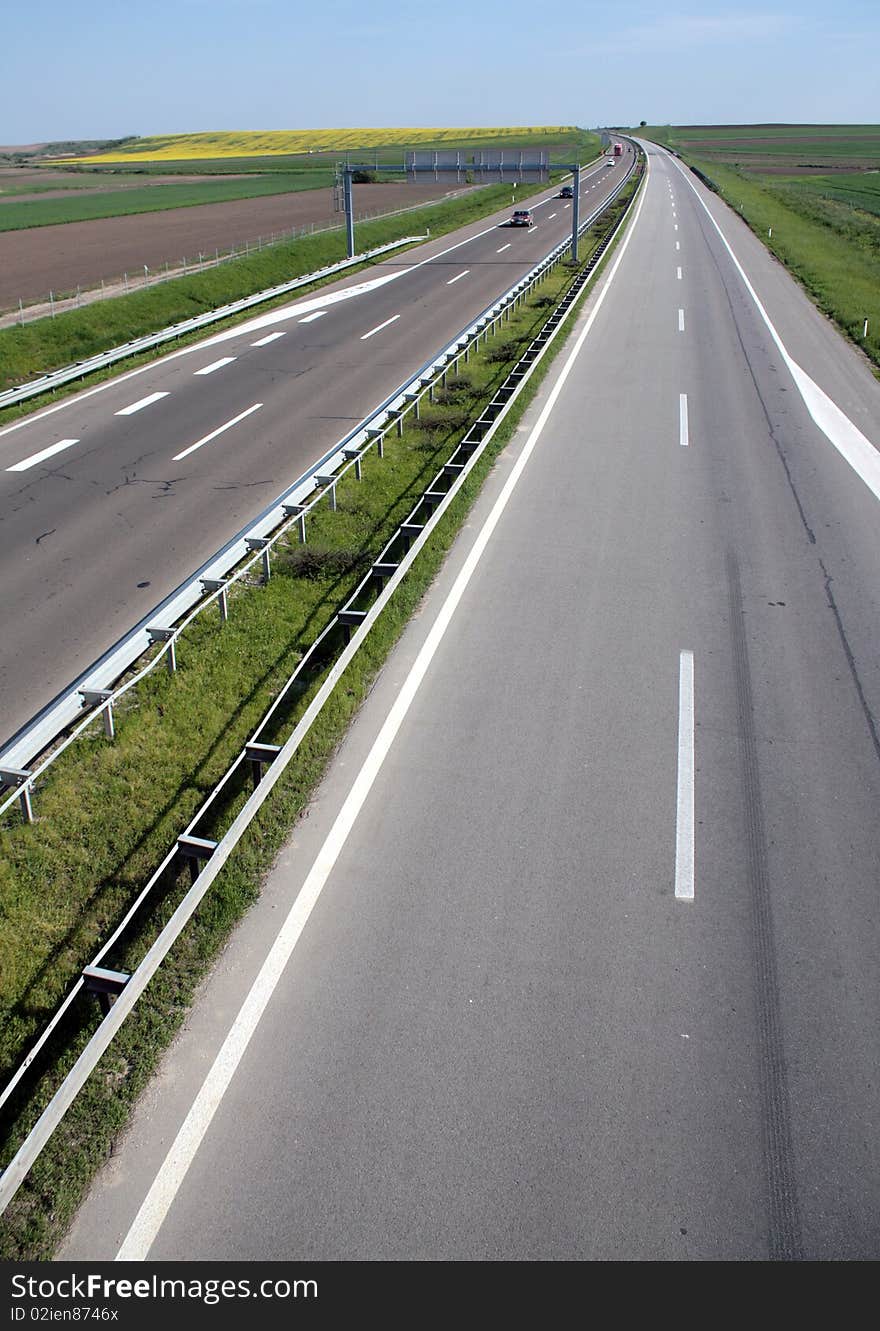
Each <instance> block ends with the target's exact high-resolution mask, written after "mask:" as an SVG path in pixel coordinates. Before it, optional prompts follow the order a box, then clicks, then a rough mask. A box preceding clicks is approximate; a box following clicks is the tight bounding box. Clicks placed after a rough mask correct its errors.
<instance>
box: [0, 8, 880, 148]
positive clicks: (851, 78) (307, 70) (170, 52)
mask: <svg viewBox="0 0 880 1331" xmlns="http://www.w3.org/2000/svg"><path fill="white" fill-rule="evenodd" d="M613 12H614V9H613V6H609V5H608V4H607V3H602V4H599V3H594V2H593V0H580V2H578V0H556V3H555V4H552V5H550V4H546V5H541V4H536V3H535V0H445V3H443V4H438V5H434V6H432V5H428V4H426V3H424V2H423V0H422V2H420V0H373V2H372V4H365V3H364V0H318V2H317V3H315V0H311V2H310V3H308V4H306V3H303V0H152V3H150V4H145V5H143V6H140V5H134V4H129V3H127V2H126V0H85V3H82V4H77V5H74V4H71V3H70V0H63V2H62V0H31V3H29V4H27V5H16V6H14V7H12V6H9V7H8V8H7V10H6V14H5V17H4V21H3V27H2V33H3V47H4V60H3V78H2V83H0V143H3V144H14V143H32V142H41V141H44V140H49V139H63V138H116V137H120V136H122V135H124V134H152V133H169V132H175V131H180V132H184V131H194V130H206V129H298V128H320V127H335V126H348V125H351V126H362V125H368V126H379V125H413V126H416V125H523V124H579V125H585V126H593V125H605V124H637V123H638V121H639V120H641V119H646V120H647V121H648V122H649V123H672V124H684V123H695V124H724V123H731V122H734V123H735V122H740V121H742V122H757V121H779V120H782V121H795V122H798V121H814V122H823V121H828V122H835V121H836V122H848V121H849V122H862V123H870V122H876V121H878V120H880V114H878V92H880V74H878V52H880V5H878V4H877V3H876V0H870V2H868V0H850V2H848V3H843V4H841V5H839V6H837V7H836V8H835V7H834V6H829V5H828V4H827V3H824V0H823V3H819V2H818V0H799V3H797V4H794V3H792V2H791V0H781V2H779V3H774V0H766V3H761V2H760V0H757V2H755V3H750V2H749V0H742V2H741V3H738V4H721V3H712V2H711V0H710V2H709V3H703V4H701V5H697V4H694V3H691V4H687V3H681V4H678V5H676V3H675V0H671V3H670V4H666V3H663V4H660V3H657V4H633V5H627V6H626V7H624V8H623V9H622V11H621V17H620V18H619V19H617V20H616V21H611V20H610V18H609V15H611V14H612V13H613ZM551 16H552V17H551Z"/></svg>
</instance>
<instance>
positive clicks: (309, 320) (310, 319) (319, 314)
mask: <svg viewBox="0 0 880 1331" xmlns="http://www.w3.org/2000/svg"><path fill="white" fill-rule="evenodd" d="M326 313H327V311H326V310H315V312H314V314H307V315H306V317H305V318H304V319H300V320H298V322H299V323H301V324H313V323H314V322H315V320H316V319H323V318H324V315H325V314H326Z"/></svg>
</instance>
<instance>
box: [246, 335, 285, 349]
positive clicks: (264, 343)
mask: <svg viewBox="0 0 880 1331" xmlns="http://www.w3.org/2000/svg"><path fill="white" fill-rule="evenodd" d="M286 336H287V334H286V333H269V335H268V337H261V338H260V339H259V341H257V342H252V343H251V346H252V347H268V345H269V343H270V342H277V341H278V338H279V337H286Z"/></svg>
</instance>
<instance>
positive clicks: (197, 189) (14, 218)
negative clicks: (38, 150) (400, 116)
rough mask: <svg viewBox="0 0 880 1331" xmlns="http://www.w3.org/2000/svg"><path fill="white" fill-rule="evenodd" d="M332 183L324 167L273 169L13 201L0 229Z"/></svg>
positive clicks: (1, 215)
mask: <svg viewBox="0 0 880 1331" xmlns="http://www.w3.org/2000/svg"><path fill="white" fill-rule="evenodd" d="M98 180H99V178H98ZM96 183H98V182H97V181H96ZM332 184H333V172H332V171H331V170H330V169H329V167H327V168H324V169H323V170H319V171H297V172H294V171H286V172H285V171H276V172H273V174H271V175H268V176H248V177H247V178H246V179H244V180H210V179H207V178H206V179H205V181H204V183H199V184H185V185H145V186H143V188H141V189H131V190H120V189H118V188H117V189H111V190H107V191H106V192H105V193H96V194H87V195H78V196H75V197H73V198H68V199H23V200H21V201H20V202H16V201H15V200H14V199H13V200H12V201H11V202H9V203H4V204H3V205H2V206H0V231H26V230H29V229H30V228H32V227H40V226H58V225H59V224H61V223H64V222H93V221H96V220H97V219H99V218H102V217H129V216H132V215H133V214H136V213H161V212H168V211H169V210H170V209H172V208H195V207H198V205H199V204H206V203H230V202H232V201H233V200H235V199H260V198H264V197H265V196H266V195H270V194H294V193H297V192H299V191H300V190H310V189H320V188H322V187H323V188H326V189H329V188H330V187H331V186H332Z"/></svg>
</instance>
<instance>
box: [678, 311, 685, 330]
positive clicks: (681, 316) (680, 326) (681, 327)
mask: <svg viewBox="0 0 880 1331" xmlns="http://www.w3.org/2000/svg"><path fill="white" fill-rule="evenodd" d="M678 331H679V332H680V333H683V332H684V310H679V311H678Z"/></svg>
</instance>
